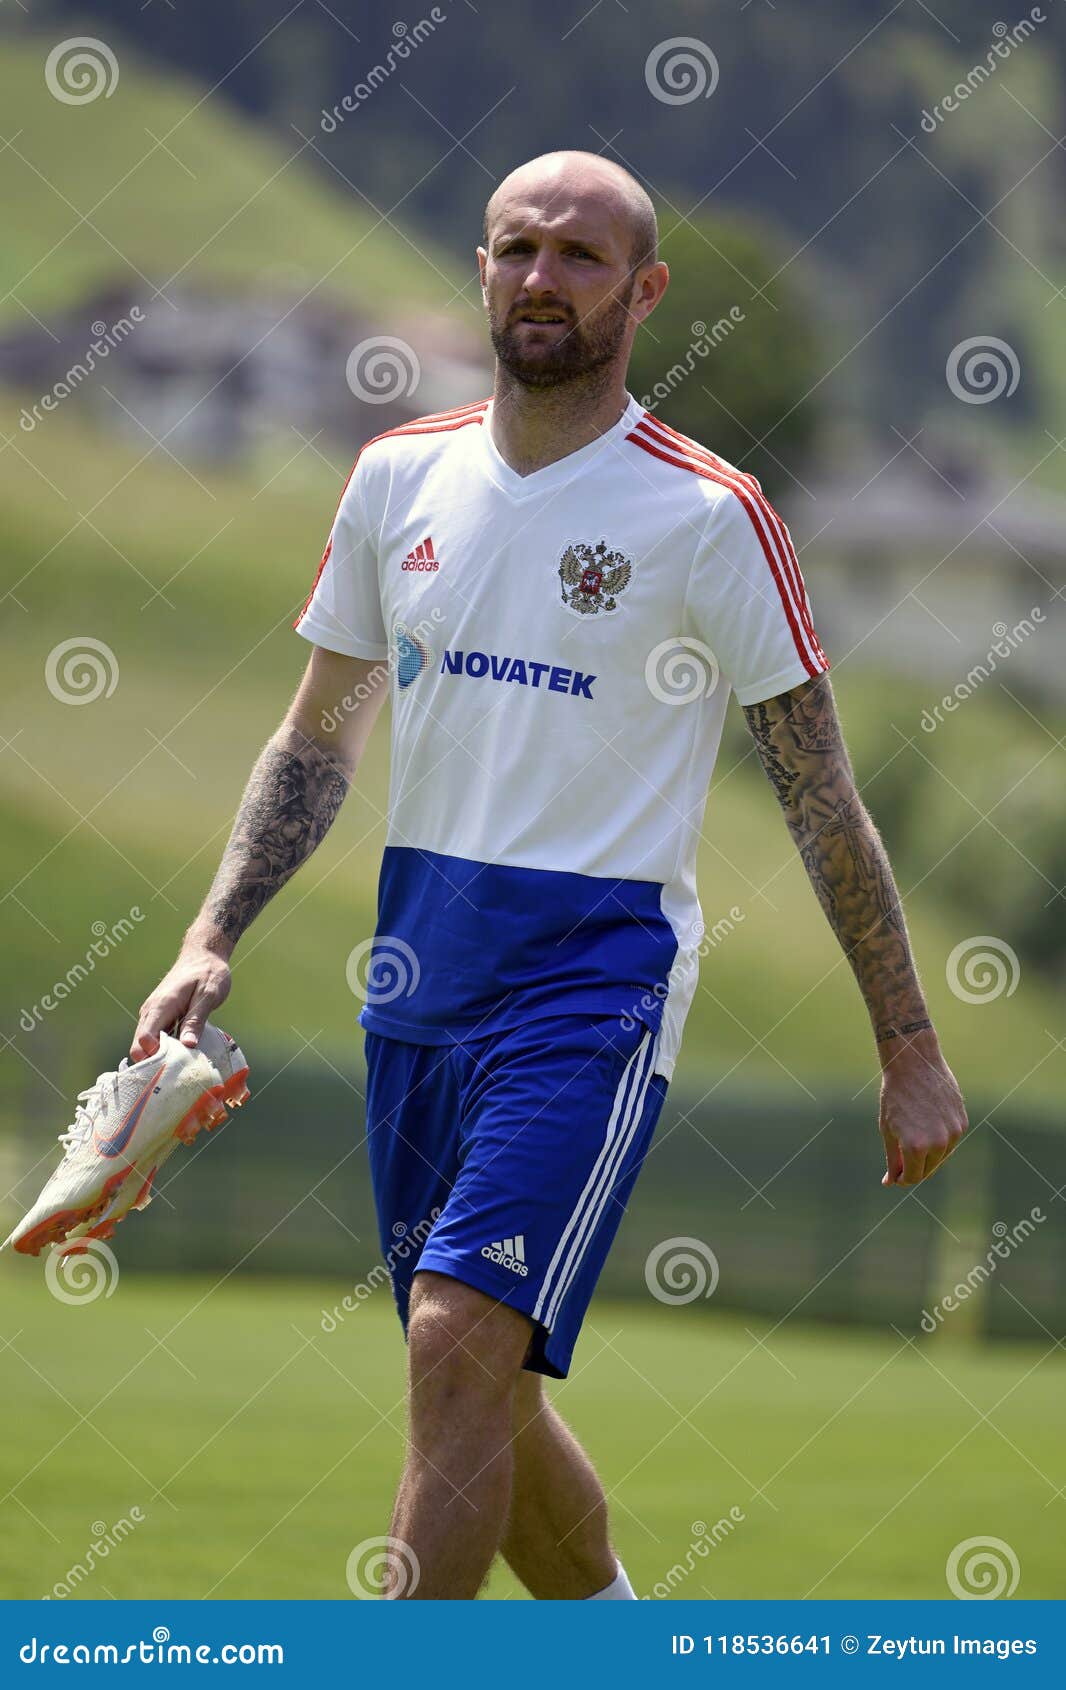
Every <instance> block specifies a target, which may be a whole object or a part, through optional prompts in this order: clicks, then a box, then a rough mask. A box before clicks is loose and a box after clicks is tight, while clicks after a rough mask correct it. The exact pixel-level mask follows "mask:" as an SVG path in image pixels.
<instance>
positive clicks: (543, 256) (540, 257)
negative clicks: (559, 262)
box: [524, 246, 559, 299]
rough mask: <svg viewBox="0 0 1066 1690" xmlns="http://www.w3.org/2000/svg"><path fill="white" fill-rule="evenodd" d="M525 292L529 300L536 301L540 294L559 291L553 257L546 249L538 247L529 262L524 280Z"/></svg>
mask: <svg viewBox="0 0 1066 1690" xmlns="http://www.w3.org/2000/svg"><path fill="white" fill-rule="evenodd" d="M524 286H525V291H526V292H527V293H528V294H529V296H530V298H531V299H537V298H539V297H540V296H541V295H542V294H554V293H557V292H558V289H559V277H558V274H557V272H556V263H555V255H554V253H553V252H551V250H550V249H549V248H548V247H545V246H541V247H538V248H537V250H536V252H535V253H534V255H533V257H532V259H531V260H530V267H529V269H528V270H527V271H526V274H525V279H524Z"/></svg>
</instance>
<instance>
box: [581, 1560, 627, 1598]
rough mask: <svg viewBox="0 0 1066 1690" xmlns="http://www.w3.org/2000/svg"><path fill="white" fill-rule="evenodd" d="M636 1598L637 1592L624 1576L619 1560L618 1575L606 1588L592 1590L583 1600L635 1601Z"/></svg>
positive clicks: (623, 1569)
mask: <svg viewBox="0 0 1066 1690" xmlns="http://www.w3.org/2000/svg"><path fill="white" fill-rule="evenodd" d="M636 1599H637V1593H636V1591H635V1590H634V1589H633V1586H632V1585H631V1584H630V1582H629V1579H628V1578H627V1577H626V1570H625V1568H624V1567H623V1565H622V1563H621V1561H619V1563H618V1576H617V1577H616V1578H615V1579H614V1580H613V1582H612V1583H611V1584H609V1585H608V1586H607V1589H606V1590H597V1591H594V1592H593V1594H592V1595H591V1596H586V1598H585V1601H586V1602H635V1601H636Z"/></svg>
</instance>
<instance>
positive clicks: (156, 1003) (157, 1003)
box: [130, 993, 185, 1062]
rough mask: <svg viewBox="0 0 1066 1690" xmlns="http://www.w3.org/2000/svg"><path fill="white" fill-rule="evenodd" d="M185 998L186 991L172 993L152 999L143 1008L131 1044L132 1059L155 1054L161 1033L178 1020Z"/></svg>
mask: <svg viewBox="0 0 1066 1690" xmlns="http://www.w3.org/2000/svg"><path fill="white" fill-rule="evenodd" d="M184 1000H185V994H184V993H182V994H181V996H177V995H175V994H174V993H170V994H168V996H166V997H162V998H158V999H154V1000H152V1001H151V1002H150V1003H148V1004H147V1005H146V1006H145V1007H144V1009H142V1010H141V1018H140V1020H139V1021H138V1023H137V1031H136V1033H135V1034H134V1035H133V1043H132V1045H131V1046H130V1059H131V1061H133V1062H140V1061H141V1060H142V1059H143V1058H144V1057H146V1056H154V1055H155V1053H156V1051H157V1050H158V1049H159V1035H160V1034H161V1033H162V1031H163V1029H164V1028H169V1027H171V1026H172V1025H173V1024H174V1023H175V1022H176V1020H177V1018H178V1017H179V1015H180V1014H181V1011H182V1009H183V1007H184Z"/></svg>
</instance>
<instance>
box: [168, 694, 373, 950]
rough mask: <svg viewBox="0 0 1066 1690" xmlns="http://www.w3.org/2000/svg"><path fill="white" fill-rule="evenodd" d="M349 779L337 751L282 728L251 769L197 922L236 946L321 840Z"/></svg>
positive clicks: (339, 804) (292, 730) (342, 798)
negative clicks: (260, 912)
mask: <svg viewBox="0 0 1066 1690" xmlns="http://www.w3.org/2000/svg"><path fill="white" fill-rule="evenodd" d="M350 780H351V774H350V772H349V771H348V770H347V769H346V768H345V767H344V766H343V764H342V763H341V762H340V760H339V759H338V757H337V755H336V752H335V751H333V750H332V749H327V748H326V747H324V746H322V745H320V744H318V743H316V741H314V740H312V739H308V738H307V736H306V735H305V734H302V733H300V732H299V731H298V730H297V729H295V728H292V727H283V728H281V729H280V730H279V732H278V733H277V734H275V735H274V738H273V739H272V740H271V741H270V742H269V744H268V745H267V746H266V748H265V750H264V751H263V753H262V755H261V756H260V758H259V760H258V762H257V763H256V765H255V768H254V769H253V770H252V773H251V777H250V778H249V781H248V785H247V787H246V788H245V792H244V797H243V798H242V799H241V804H240V809H239V810H238V811H237V818H236V821H235V822H234V824H233V832H232V833H231V835H230V839H229V844H228V845H227V846H226V849H225V851H224V853H223V856H222V862H221V863H220V865H219V870H218V873H217V874H216V876H215V879H214V883H213V885H212V887H211V890H210V892H209V893H208V895H207V898H206V900H205V903H204V907H203V911H202V912H201V918H200V919H201V922H207V923H208V924H209V925H210V926H211V927H212V928H213V929H214V930H215V931H216V932H217V933H219V934H221V935H222V937H223V938H224V939H226V940H227V941H228V942H229V943H230V944H231V945H235V944H236V943H237V940H238V939H239V938H240V936H241V934H242V933H243V932H244V930H245V928H246V927H248V926H249V925H250V923H251V922H252V921H254V920H255V917H256V916H257V915H258V914H259V911H260V910H261V909H262V908H263V906H264V904H266V903H268V902H269V900H270V899H271V898H272V897H273V896H274V894H275V892H277V891H279V890H280V888H281V887H282V886H284V885H285V882H286V881H287V880H289V879H290V878H291V876H292V875H294V874H295V873H296V870H297V869H298V868H299V867H300V864H301V863H302V862H305V861H306V859H307V858H308V857H309V856H310V855H311V853H312V851H313V850H314V849H315V847H316V845H318V844H319V842H320V841H321V840H322V839H323V838H324V836H325V834H326V833H327V832H328V830H329V827H330V825H331V823H332V822H333V819H334V817H335V816H336V814H337V811H338V810H339V809H340V807H341V805H342V804H343V802H344V798H345V795H346V793H347V791H348V786H349V783H350Z"/></svg>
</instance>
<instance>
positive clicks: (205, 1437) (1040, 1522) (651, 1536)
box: [0, 1262, 1066, 1598]
mask: <svg viewBox="0 0 1066 1690" xmlns="http://www.w3.org/2000/svg"><path fill="white" fill-rule="evenodd" d="M2 1284H3V1304H4V1318H3V1331H2V1336H3V1338H4V1339H5V1340H8V1342H7V1344H6V1347H4V1348H3V1350H2V1355H0V1370H2V1371H0V1378H2V1381H3V1384H2V1389H3V1400H4V1402H5V1403H6V1404H7V1405H8V1415H7V1421H6V1425H5V1435H4V1438H3V1441H2V1453H0V1463H2V1469H3V1471H2V1487H0V1496H3V1498H4V1521H5V1529H4V1531H3V1533H2V1534H0V1584H2V1594H3V1595H4V1596H6V1597H31V1598H32V1597H39V1596H43V1595H44V1594H45V1593H46V1592H48V1591H50V1590H51V1589H52V1587H53V1586H54V1585H55V1584H56V1582H57V1581H59V1580H64V1579H65V1578H66V1575H67V1573H68V1571H69V1570H70V1569H71V1568H72V1567H73V1566H74V1565H75V1564H76V1563H78V1562H83V1561H84V1557H85V1554H86V1552H87V1550H88V1548H89V1546H90V1545H91V1544H92V1543H93V1542H94V1541H96V1540H97V1539H99V1540H100V1541H102V1535H101V1528H102V1529H103V1532H105V1533H109V1532H111V1528H112V1527H113V1526H114V1525H115V1523H116V1522H118V1521H120V1520H122V1519H123V1518H126V1519H130V1518H131V1510H132V1509H138V1510H139V1511H140V1514H141V1515H142V1516H143V1519H142V1520H141V1521H140V1523H138V1524H136V1525H135V1527H134V1530H133V1531H132V1532H131V1533H130V1535H129V1536H128V1537H126V1538H125V1540H124V1541H121V1542H120V1543H119V1544H118V1547H116V1548H114V1549H113V1550H111V1552H110V1553H109V1554H108V1555H107V1557H106V1559H103V1560H100V1561H99V1562H98V1564H97V1566H96V1567H95V1569H94V1570H93V1571H92V1572H91V1574H90V1575H89V1576H88V1577H87V1578H85V1579H84V1581H82V1582H80V1583H78V1584H77V1586H76V1590H77V1594H79V1595H82V1596H86V1597H106V1596H115V1597H159V1596H163V1597H190V1598H200V1597H207V1596H212V1597H250V1598H269V1597H326V1598H344V1597H346V1596H347V1594H348V1592H347V1586H346V1583H345V1565H346V1561H347V1558H348V1555H349V1553H350V1551H351V1550H352V1548H353V1547H354V1546H355V1545H356V1544H357V1543H359V1542H361V1541H362V1540H363V1539H366V1538H369V1537H373V1536H375V1535H377V1534H379V1533H381V1532H383V1531H385V1530H386V1528H387V1521H388V1510H389V1504H390V1499H391V1494H392V1489H393V1485H394V1481H395V1478H396V1474H397V1470H398V1462H399V1459H400V1453H401V1447H402V1433H403V1410H402V1403H401V1393H402V1386H403V1352H402V1345H401V1340H400V1337H399V1329H398V1327H396V1325H395V1322H394V1316H393V1313H392V1308H391V1304H390V1300H389V1297H388V1293H387V1291H382V1290H378V1291H376V1292H375V1293H374V1294H373V1296H372V1297H371V1298H370V1300H369V1301H368V1302H366V1303H365V1304H363V1305H361V1306H360V1307H359V1309H358V1311H357V1312H356V1313H354V1314H350V1315H348V1316H347V1317H346V1319H345V1320H344V1321H343V1323H342V1324H340V1325H339V1326H338V1327H337V1329H336V1330H335V1331H333V1332H331V1333H328V1334H327V1333H326V1332H324V1331H323V1329H322V1326H321V1315H322V1311H323V1309H324V1308H331V1307H333V1305H335V1304H336V1303H337V1302H338V1301H339V1299H340V1298H341V1297H342V1296H343V1295H344V1292H345V1290H346V1289H348V1287H345V1286H344V1285H341V1284H339V1283H338V1284H330V1283H325V1282H317V1281H307V1282H294V1281H270V1280H265V1279H255V1280H251V1279H248V1278H245V1279H241V1278H240V1277H239V1276H234V1277H231V1278H230V1279H228V1280H226V1281H224V1282H222V1283H215V1282H213V1281H207V1280H193V1279H185V1280H182V1281H180V1282H178V1281H174V1280H163V1279H151V1278H138V1277H135V1276H134V1275H133V1274H132V1272H129V1273H126V1274H125V1275H122V1276H120V1278H119V1280H118V1282H117V1284H116V1286H115V1290H114V1294H113V1295H112V1296H110V1297H104V1296H100V1297H99V1298H98V1299H97V1300H96V1301H94V1302H92V1303H90V1304H82V1305H81V1306H76V1307H75V1306H68V1305H64V1304H62V1303H60V1302H59V1301H57V1300H55V1299H54V1298H53V1297H52V1296H51V1295H50V1294H49V1292H48V1291H47V1289H46V1288H45V1285H44V1283H43V1281H42V1276H41V1272H40V1269H39V1267H35V1266H34V1265H33V1264H30V1263H26V1262H14V1263H9V1264H7V1265H6V1268H5V1271H4V1272H3V1277H2ZM760 1339H764V1340H765V1339H768V1342H767V1343H766V1345H765V1347H763V1346H762V1345H761V1344H760V1342H759V1340H760ZM1062 1373H1063V1363H1062V1359H1061V1356H1056V1355H1054V1354H1050V1355H1049V1354H1048V1353H1047V1348H1046V1347H1045V1346H1041V1347H1032V1346H1009V1345H1007V1346H1001V1347H998V1348H995V1349H985V1350H977V1349H971V1348H968V1347H959V1346H952V1345H951V1343H950V1342H949V1341H944V1342H934V1343H932V1344H930V1345H927V1346H925V1347H923V1348H922V1349H920V1350H919V1349H916V1348H914V1347H912V1346H907V1345H905V1344H904V1343H903V1342H902V1340H899V1339H897V1338H896V1337H895V1336H894V1335H892V1334H888V1335H883V1336H881V1335H878V1336H874V1335H870V1334H866V1335H861V1336H860V1335H856V1334H854V1333H848V1332H831V1331H827V1330H812V1329H810V1328H802V1327H800V1326H799V1325H790V1326H785V1327H782V1328H781V1329H780V1330H779V1331H776V1332H773V1333H772V1334H771V1333H770V1332H769V1328H768V1326H767V1325H766V1324H765V1323H757V1322H749V1321H744V1322H740V1321H736V1320H733V1319H726V1318H722V1317H719V1316H715V1315H712V1314H708V1313H706V1312H702V1311H701V1312H694V1311H693V1310H692V1309H688V1308H676V1309H664V1308H660V1307H658V1306H655V1307H652V1308H648V1307H644V1306H642V1305H636V1304H629V1303H625V1304H618V1303H610V1302H597V1303H596V1304H595V1305H594V1307H593V1310H592V1313H591V1316H590V1320H589V1323H588V1325H587V1327H586V1330H585V1333H584V1336H583V1338H582V1341H581V1343H580V1345H579V1347H578V1351H577V1355H576V1358H575V1367H574V1372H573V1374H572V1376H571V1378H570V1380H568V1381H567V1382H565V1383H564V1384H563V1385H561V1386H559V1387H557V1388H556V1401H557V1402H558V1404H559V1406H560V1408H561V1410H562V1411H563V1413H564V1414H565V1415H566V1416H567V1417H568V1418H569V1419H570V1421H571V1422H572V1424H573V1425H574V1426H575V1428H576V1430H577V1431H578V1433H579V1435H580V1436H581V1437H582V1438H583V1439H584V1440H585V1441H586V1442H587V1444H588V1446H589V1447H590V1449H591V1450H592V1452H593V1453H594V1455H595V1458H596V1460H597V1463H598V1465H599V1468H600V1471H601V1473H602V1476H603V1478H604V1481H605V1483H606V1485H607V1487H608V1489H609V1491H610V1493H611V1496H612V1498H613V1507H614V1522H615V1533H616V1538H617V1542H618V1546H619V1548H620V1550H621V1552H622V1554H623V1555H624V1558H625V1561H626V1563H627V1566H628V1568H629V1571H630V1574H631V1576H632V1578H633V1581H634V1585H635V1587H636V1589H637V1590H638V1592H639V1593H640V1594H642V1595H648V1594H651V1593H652V1591H653V1590H654V1587H655V1586H656V1585H660V1584H667V1585H668V1586H669V1588H670V1591H671V1593H672V1594H673V1595H675V1596H677V1597H733V1598H737V1597H741V1598H754V1597H796V1598H798V1597H803V1596H805V1595H807V1594H809V1593H810V1594H815V1595H817V1596H819V1597H870V1596H888V1597H893V1598H905V1597H906V1598H921V1597H941V1596H946V1595H948V1594H949V1592H948V1590H947V1586H946V1583H945V1563H946V1560H947V1557H948V1555H949V1553H950V1551H951V1550H952V1548H953V1547H954V1546H955V1545H956V1544H957V1543H959V1542H960V1541H961V1540H963V1539H966V1538H970V1537H978V1536H980V1537H988V1536H993V1537H997V1538H1001V1539H1003V1540H1005V1541H1006V1542H1007V1543H1008V1544H1009V1545H1010V1546H1011V1548H1012V1550H1013V1551H1014V1553H1015V1554H1016V1556H1017V1557H1018V1561H1019V1563H1020V1568H1021V1577H1020V1581H1019V1584H1018V1589H1017V1594H1018V1596H1019V1597H1054V1596H1058V1595H1060V1594H1061V1531H1062V1525H1061V1509H1062V1508H1063V1506H1064V1503H1063V1500H1062V1497H1061V1496H1056V1494H1055V1492H1056V1489H1057V1488H1058V1487H1061V1486H1062V1485H1063V1484H1066V1457H1064V1455H1063V1446H1062V1440H1061V1437H1060V1436H1059V1432H1058V1428H1059V1424H1060V1411H1061V1399H1062ZM982 1416H987V1418H985V1419H983V1418H982ZM731 1509H733V1510H735V1512H734V1514H733V1516H732V1525H731V1528H730V1529H729V1530H728V1531H727V1532H719V1534H718V1536H719V1539H720V1541H718V1542H717V1544H716V1546H715V1547H714V1548H713V1549H711V1551H710V1552H709V1553H708V1554H707V1555H705V1556H703V1557H700V1556H699V1555H697V1554H694V1553H693V1551H692V1545H693V1544H694V1543H696V1542H698V1541H699V1538H700V1523H702V1524H703V1526H705V1527H706V1528H708V1529H710V1528H712V1527H713V1526H714V1524H715V1522H716V1521H719V1520H721V1519H729V1516H730V1510H731ZM739 1515H742V1516H743V1517H742V1518H738V1516H739ZM132 1518H133V1519H134V1520H136V1519H137V1516H136V1515H133V1516H132ZM94 1523H96V1531H95V1532H94ZM118 1535H119V1536H120V1537H121V1535H122V1534H121V1533H120V1534H118ZM671 1568H674V1569H677V1570H675V1573H674V1575H673V1577H672V1578H671ZM690 1568H691V1570H689V1569H690ZM488 1594H489V1595H490V1596H492V1597H498V1598H512V1597H517V1596H520V1595H522V1594H523V1593H522V1591H521V1590H520V1588H519V1587H518V1586H517V1585H516V1584H515V1582H514V1580H513V1579H512V1578H511V1576H510V1574H509V1573H508V1572H507V1570H506V1568H500V1569H499V1570H497V1571H496V1572H495V1573H494V1575H493V1578H492V1581H491V1584H490V1586H489V1591H488Z"/></svg>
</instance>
